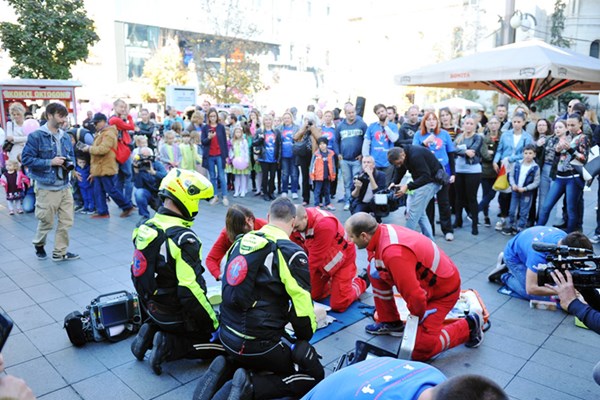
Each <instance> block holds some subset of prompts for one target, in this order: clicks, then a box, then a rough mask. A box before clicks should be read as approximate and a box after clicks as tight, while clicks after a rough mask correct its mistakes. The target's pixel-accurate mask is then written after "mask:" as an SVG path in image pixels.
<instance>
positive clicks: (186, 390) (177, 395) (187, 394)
mask: <svg viewBox="0 0 600 400" xmlns="http://www.w3.org/2000/svg"><path fill="white" fill-rule="evenodd" d="M196 385H197V380H193V381H192V382H189V383H187V384H185V385H183V386H179V387H178V388H177V389H175V390H172V391H170V392H169V393H166V394H163V395H162V396H158V397H157V398H156V399H155V400H172V399H191V398H192V396H193V395H194V390H196Z"/></svg>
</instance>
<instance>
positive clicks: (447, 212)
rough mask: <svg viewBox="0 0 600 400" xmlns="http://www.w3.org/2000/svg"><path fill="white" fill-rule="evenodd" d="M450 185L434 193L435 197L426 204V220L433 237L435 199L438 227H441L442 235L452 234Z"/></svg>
mask: <svg viewBox="0 0 600 400" xmlns="http://www.w3.org/2000/svg"><path fill="white" fill-rule="evenodd" d="M449 190H450V184H447V185H444V186H442V188H441V189H440V190H439V191H438V192H437V193H436V195H435V197H434V198H432V199H431V200H430V201H429V204H427V209H426V211H425V212H426V213H427V218H428V219H429V223H430V224H431V233H432V234H434V235H435V225H436V224H435V200H434V199H437V205H438V212H439V214H440V225H441V227H442V233H443V234H444V235H445V234H446V233H454V229H452V212H451V209H450V193H449Z"/></svg>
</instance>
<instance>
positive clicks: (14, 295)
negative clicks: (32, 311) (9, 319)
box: [0, 289, 35, 315]
mask: <svg viewBox="0 0 600 400" xmlns="http://www.w3.org/2000/svg"><path fill="white" fill-rule="evenodd" d="M0 304H2V308H4V310H5V311H7V312H10V313H11V315H12V311H14V310H17V309H19V308H23V307H28V306H32V305H34V304H35V302H34V301H33V300H32V299H31V297H29V296H28V295H27V293H25V292H24V291H22V290H20V289H19V290H13V291H11V292H0Z"/></svg>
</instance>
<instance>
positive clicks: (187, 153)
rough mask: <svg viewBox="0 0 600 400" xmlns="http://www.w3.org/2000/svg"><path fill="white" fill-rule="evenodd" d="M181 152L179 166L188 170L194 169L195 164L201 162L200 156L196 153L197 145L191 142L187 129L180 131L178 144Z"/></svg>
mask: <svg viewBox="0 0 600 400" xmlns="http://www.w3.org/2000/svg"><path fill="white" fill-rule="evenodd" d="M179 151H180V153H181V168H182V169H187V170H189V171H195V170H196V165H197V164H202V158H200V155H199V154H198V148H197V146H196V145H195V144H194V143H193V142H192V137H191V134H190V132H189V131H183V132H181V144H180V145H179Z"/></svg>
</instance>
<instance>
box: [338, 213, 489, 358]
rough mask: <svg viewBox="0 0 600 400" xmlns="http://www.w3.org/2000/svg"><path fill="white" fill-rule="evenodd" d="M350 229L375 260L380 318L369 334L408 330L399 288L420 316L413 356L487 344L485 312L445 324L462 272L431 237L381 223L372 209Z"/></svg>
mask: <svg viewBox="0 0 600 400" xmlns="http://www.w3.org/2000/svg"><path fill="white" fill-rule="evenodd" d="M346 231H347V232H348V238H349V239H350V240H352V241H353V242H354V243H355V244H356V246H357V247H358V248H359V249H364V248H366V249H367V253H368V257H369V261H371V264H370V266H369V278H370V279H371V284H372V285H373V297H374V298H375V309H376V310H377V313H378V315H379V322H376V323H374V324H371V325H367V326H366V327H365V330H366V331H367V333H370V334H372V335H391V336H400V335H401V334H402V332H403V330H404V326H403V323H402V322H401V321H400V316H399V314H398V309H397V307H396V302H395V301H394V292H393V287H394V286H396V288H397V289H398V292H399V293H400V295H401V296H402V298H404V300H406V305H407V307H408V310H409V311H410V313H411V315H414V316H417V317H419V327H418V330H417V337H416V342H415V347H414V350H413V353H412V359H413V360H415V361H426V360H428V359H430V358H431V357H433V356H435V355H436V354H438V353H440V352H442V351H444V350H447V349H450V348H452V347H455V346H458V345H459V344H462V343H465V345H466V346H467V347H478V346H479V345H480V344H481V342H482V341H483V331H482V324H483V320H482V316H481V315H479V314H477V313H473V314H469V315H468V316H467V317H466V318H462V319H459V320H458V321H455V322H453V323H450V324H444V320H445V319H446V315H448V312H449V311H450V310H452V308H453V307H454V305H455V304H456V302H457V301H458V299H459V296H460V275H459V273H458V269H457V268H456V266H455V265H454V263H453V262H452V260H451V259H450V257H448V256H447V255H446V254H445V253H444V252H443V251H442V250H441V249H439V248H438V247H437V245H436V244H435V243H434V242H433V241H432V240H431V239H429V238H427V237H426V236H423V235H421V234H420V233H417V232H415V231H413V230H411V229H408V228H404V227H401V226H396V225H389V224H378V223H377V221H376V220H375V218H373V217H372V216H371V215H369V214H366V213H357V214H354V215H353V216H351V217H350V218H349V219H348V220H347V221H346Z"/></svg>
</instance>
